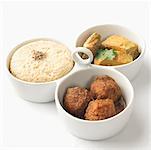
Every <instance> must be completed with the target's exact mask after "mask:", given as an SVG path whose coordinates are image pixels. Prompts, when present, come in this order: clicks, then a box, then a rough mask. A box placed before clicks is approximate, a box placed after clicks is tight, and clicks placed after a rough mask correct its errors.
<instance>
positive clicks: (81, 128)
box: [55, 67, 134, 140]
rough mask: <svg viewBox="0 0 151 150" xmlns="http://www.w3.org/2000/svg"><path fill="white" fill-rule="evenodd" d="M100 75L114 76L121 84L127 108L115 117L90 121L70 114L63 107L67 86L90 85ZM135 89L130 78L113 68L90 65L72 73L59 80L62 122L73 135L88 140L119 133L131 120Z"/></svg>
mask: <svg viewBox="0 0 151 150" xmlns="http://www.w3.org/2000/svg"><path fill="white" fill-rule="evenodd" d="M98 75H108V76H110V77H112V78H113V79H114V80H115V81H116V82H117V83H118V85H119V86H120V88H121V90H122V94H123V96H124V98H125V100H126V104H127V106H126V108H125V109H124V110H123V111H122V112H120V113H119V114H117V115H116V116H114V117H111V118H108V119H105V120H100V121H88V120H82V119H79V118H76V117H74V116H72V115H70V114H69V113H68V112H66V111H65V109H64V108H63V97H64V95H65V92H66V90H67V88H69V87H73V86H80V87H88V86H89V83H90V80H92V78H93V77H95V76H98ZM133 98H134V91H133V87H132V85H131V83H130V82H129V80H128V79H127V78H126V77H125V76H124V75H123V74H121V73H120V72H118V71H116V70H115V69H111V68H97V67H89V68H86V69H82V70H79V71H76V72H74V73H72V74H70V75H69V76H68V77H66V78H64V79H63V80H61V82H59V84H58V85H57V88H56V93H55V102H56V106H57V110H58V112H59V114H60V118H61V120H62V122H63V123H64V124H65V126H66V128H67V130H68V131H69V132H71V133H72V134H73V135H75V136H77V137H80V138H82V139H87V140H100V139H106V138H109V137H111V136H113V135H115V134H117V133H118V132H119V131H120V130H121V129H123V127H124V126H125V125H126V123H127V122H128V120H129V117H130V114H131V112H132V108H133Z"/></svg>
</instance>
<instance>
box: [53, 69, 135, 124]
mask: <svg viewBox="0 0 151 150" xmlns="http://www.w3.org/2000/svg"><path fill="white" fill-rule="evenodd" d="M93 69H99V70H108V71H111V72H114V73H115V74H118V76H121V77H122V78H123V79H124V80H125V81H126V82H127V84H128V87H129V88H130V90H131V94H132V95H131V98H130V101H129V103H128V104H127V105H126V108H125V109H124V110H123V111H121V112H120V113H118V114H116V115H115V116H113V117H110V118H107V119H104V120H94V121H91V120H84V119H80V118H78V117H75V116H73V115H71V114H70V113H68V112H67V111H66V110H65V109H64V108H63V106H62V105H61V103H60V100H59V97H58V91H59V87H60V85H61V84H62V82H64V81H65V80H67V79H68V77H70V76H72V75H74V74H77V73H79V72H82V71H85V70H93ZM68 77H66V78H64V79H63V80H61V81H60V82H59V84H57V87H56V91H55V103H56V106H57V109H61V111H62V112H63V113H64V114H65V115H66V116H67V117H69V118H70V119H73V120H76V121H79V122H83V123H103V122H108V121H111V120H114V119H117V118H118V117H120V116H122V115H123V114H124V113H125V112H126V111H127V110H128V109H129V108H130V106H132V104H133V101H134V88H133V86H132V84H131V83H130V81H129V80H128V78H127V77H126V76H125V75H123V74H122V73H120V72H119V71H117V70H115V69H112V68H95V67H88V68H84V69H80V70H78V71H75V72H73V73H72V74H70V75H69V76H68ZM58 107H59V108H58Z"/></svg>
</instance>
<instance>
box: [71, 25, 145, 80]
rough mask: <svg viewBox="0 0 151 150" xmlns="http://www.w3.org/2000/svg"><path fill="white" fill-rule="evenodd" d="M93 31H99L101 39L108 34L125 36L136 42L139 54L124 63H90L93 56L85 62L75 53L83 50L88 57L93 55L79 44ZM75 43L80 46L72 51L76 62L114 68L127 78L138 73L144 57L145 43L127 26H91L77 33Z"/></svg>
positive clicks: (131, 77)
mask: <svg viewBox="0 0 151 150" xmlns="http://www.w3.org/2000/svg"><path fill="white" fill-rule="evenodd" d="M94 32H97V33H99V34H100V35H101V37H102V40H104V39H105V38H107V37H108V36H110V35H113V34H118V35H122V36H124V37H127V38H128V39H129V40H132V41H134V42H135V43H137V44H138V46H139V51H140V53H141V54H140V56H139V57H138V58H137V59H135V60H134V61H133V62H131V63H128V64H124V65H118V66H100V65H95V64H91V60H93V58H91V59H89V61H87V62H86V61H84V60H82V59H80V57H77V55H76V54H77V52H84V53H86V54H87V55H88V56H89V57H93V56H92V55H91V54H90V52H89V50H88V49H87V50H86V49H84V50H83V48H82V47H81V46H82V45H83V43H84V41H85V40H86V39H87V38H88V37H89V36H90V34H92V33H94ZM75 45H76V47H81V48H78V50H75V51H74V52H73V55H74V56H73V58H74V60H75V61H76V62H77V63H79V64H90V65H91V66H97V67H100V68H101V67H105V68H115V69H117V70H118V71H120V72H122V73H123V74H124V75H126V76H127V77H128V79H129V80H133V79H134V78H135V77H136V75H138V72H139V70H140V68H141V66H142V63H143V59H144V51H145V43H144V41H143V39H142V38H141V37H140V36H139V35H138V34H136V33H134V32H133V31H131V30H129V29H128V28H126V27H123V26H119V25H112V24H106V25H98V26H94V27H91V28H89V29H87V30H85V31H84V32H82V33H81V34H80V35H79V37H78V38H77V40H76V44H75Z"/></svg>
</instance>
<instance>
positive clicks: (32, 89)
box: [6, 38, 74, 103]
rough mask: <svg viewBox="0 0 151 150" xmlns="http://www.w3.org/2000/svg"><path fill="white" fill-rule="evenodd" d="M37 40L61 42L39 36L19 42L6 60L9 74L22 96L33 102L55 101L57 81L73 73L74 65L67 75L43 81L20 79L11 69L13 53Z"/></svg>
mask: <svg viewBox="0 0 151 150" xmlns="http://www.w3.org/2000/svg"><path fill="white" fill-rule="evenodd" d="M36 40H51V41H55V42H57V43H60V42H59V41H56V40H54V39H48V38H39V39H32V40H28V41H26V42H23V43H21V44H19V45H18V46H16V47H15V48H14V49H13V50H12V51H11V52H10V53H9V55H8V57H7V61H6V67H7V74H8V77H9V78H10V80H11V82H12V84H13V86H14V87H15V89H16V91H17V93H18V95H19V96H20V97H21V98H23V99H25V100H28V101H32V102H38V103H42V102H50V101H54V98H55V89H56V85H57V82H58V81H59V80H60V79H62V78H64V77H65V76H67V75H68V74H69V73H71V72H72V71H73V70H74V67H73V69H72V70H71V71H70V72H69V73H68V74H67V75H65V76H63V77H62V78H59V79H57V80H54V81H50V82H43V83H32V82H26V81H23V80H20V79H18V78H16V77H14V76H13V75H12V74H11V73H10V71H9V64H10V59H11V57H12V55H13V54H14V52H15V51H16V50H17V49H18V48H20V47H22V46H23V45H26V44H27V43H30V42H32V41H36ZM60 44H62V43H60ZM62 45H64V44H62Z"/></svg>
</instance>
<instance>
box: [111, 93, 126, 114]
mask: <svg viewBox="0 0 151 150" xmlns="http://www.w3.org/2000/svg"><path fill="white" fill-rule="evenodd" d="M114 104H115V110H116V114H118V113H120V112H121V111H123V110H124V109H125V107H126V102H125V100H124V98H123V97H122V96H121V97H120V98H119V99H118V100H117V101H116V102H115V103H114Z"/></svg>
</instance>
